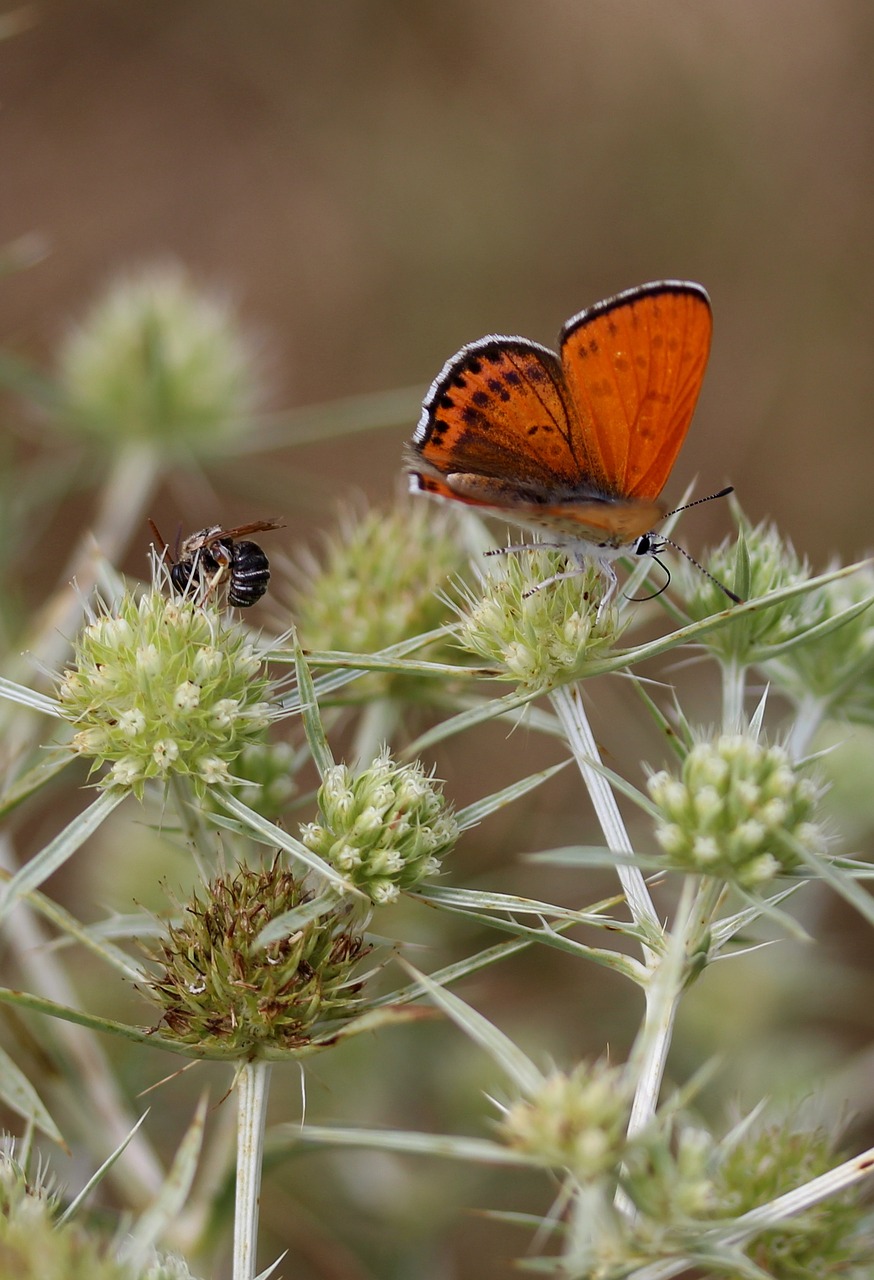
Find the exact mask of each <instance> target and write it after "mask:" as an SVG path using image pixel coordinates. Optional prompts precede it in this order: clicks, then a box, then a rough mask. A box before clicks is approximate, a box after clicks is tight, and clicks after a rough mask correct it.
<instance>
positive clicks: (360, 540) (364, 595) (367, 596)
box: [295, 501, 467, 683]
mask: <svg viewBox="0 0 874 1280" xmlns="http://www.w3.org/2000/svg"><path fill="white" fill-rule="evenodd" d="M399 549H400V553H399ZM466 559H467V557H466V556H465V554H464V551H463V550H462V547H461V545H460V541H459V539H458V537H457V536H455V535H454V534H453V526H452V522H451V513H449V512H444V511H439V510H436V509H435V508H433V507H430V506H428V505H426V504H425V503H416V504H412V503H410V502H409V501H405V502H403V503H399V504H398V505H397V506H396V507H395V508H394V509H393V510H391V511H370V512H368V513H367V514H366V515H364V516H362V517H361V518H360V519H358V520H353V519H351V518H349V517H347V518H346V519H345V520H343V521H342V522H341V526H340V529H339V532H338V534H337V535H336V536H334V537H331V538H329V539H328V540H327V542H326V544H325V550H324V554H323V555H322V557H321V558H320V559H317V558H316V556H315V555H313V554H311V553H306V554H305V555H303V556H302V557H301V563H300V573H299V575H298V576H299V578H300V586H299V589H298V592H297V600H296V604H295V618H296V622H297V627H298V632H299V634H300V637H301V642H302V643H303V644H304V645H305V646H306V647H307V648H308V649H339V650H343V651H347V652H350V653H376V652H378V651H379V650H380V649H387V648H388V647H389V646H390V645H393V644H398V643H399V642H400V641H402V640H407V639H410V638H411V637H413V636H417V635H421V634H423V633H424V632H427V631H433V630H434V629H435V628H437V627H439V626H441V625H442V624H443V623H444V622H446V621H447V620H448V618H449V616H450V615H449V609H448V607H447V605H446V604H445V602H444V601H443V600H442V599H441V598H440V596H439V594H438V592H439V589H440V588H441V587H443V586H444V585H445V583H446V580H447V578H449V577H450V576H451V575H453V574H458V573H460V572H461V571H462V569H463V568H464V566H465V564H466ZM373 682H374V681H371V683H373Z"/></svg>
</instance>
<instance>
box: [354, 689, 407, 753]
mask: <svg viewBox="0 0 874 1280" xmlns="http://www.w3.org/2000/svg"><path fill="white" fill-rule="evenodd" d="M398 712H399V707H398V703H397V701H396V700H395V699H394V698H388V697H379V698H374V699H373V700H372V701H371V702H368V703H367V705H366V706H365V707H363V708H362V711H361V715H360V716H359V717H358V728H357V730H356V733H355V742H354V745H353V748H352V759H353V760H354V766H353V767H354V768H355V769H366V768H368V766H369V765H371V764H373V761H374V760H375V759H376V757H377V755H378V754H379V752H380V750H381V749H382V747H383V745H384V744H385V745H390V744H391V740H392V737H393V735H394V731H395V729H396V728H397V725H398V718H399V716H398Z"/></svg>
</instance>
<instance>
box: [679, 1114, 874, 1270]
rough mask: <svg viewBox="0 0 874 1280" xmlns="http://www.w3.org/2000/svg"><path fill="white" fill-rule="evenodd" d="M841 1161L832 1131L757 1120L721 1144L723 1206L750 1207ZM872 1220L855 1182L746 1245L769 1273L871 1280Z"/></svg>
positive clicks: (734, 1210)
mask: <svg viewBox="0 0 874 1280" xmlns="http://www.w3.org/2000/svg"><path fill="white" fill-rule="evenodd" d="M839 1161H840V1157H839V1156H837V1155H836V1154H835V1135H834V1133H833V1132H826V1131H825V1130H824V1129H820V1128H811V1129H804V1128H799V1127H797V1126H796V1125H795V1124H793V1123H787V1124H768V1125H763V1124H760V1125H756V1126H754V1127H753V1129H752V1130H750V1131H749V1132H746V1133H745V1134H744V1136H743V1137H742V1138H741V1140H740V1141H739V1142H737V1143H733V1144H726V1146H725V1147H724V1149H723V1151H722V1153H721V1156H720V1160H719V1164H718V1167H717V1169H716V1172H715V1175H714V1186H715V1192H716V1196H717V1199H718V1201H719V1203H720V1204H721V1206H722V1212H728V1213H731V1214H742V1213H746V1212H748V1211H749V1210H751V1209H755V1208H757V1207H758V1206H759V1205H762V1204H767V1203H768V1202H769V1201H771V1200H774V1199H776V1198H777V1197H778V1196H781V1195H784V1194H785V1193H787V1192H789V1191H793V1190H795V1189H796V1188H797V1187H801V1186H803V1185H804V1184H805V1183H807V1182H810V1181H812V1180H813V1179H814V1178H818V1177H821V1176H822V1175H823V1174H825V1173H827V1172H828V1171H829V1170H830V1169H833V1168H834V1166H835V1165H836V1164H837V1163H839ZM871 1225H872V1224H871V1215H870V1210H869V1209H868V1208H867V1207H866V1206H865V1205H863V1204H862V1203H860V1195H859V1188H858V1186H856V1187H854V1188H851V1189H850V1190H848V1191H845V1192H844V1193H842V1194H841V1195H837V1196H830V1197H829V1198H828V1199H827V1200H823V1201H821V1202H820V1203H819V1204H816V1205H811V1206H809V1207H808V1208H806V1209H804V1210H803V1211H802V1212H801V1213H795V1214H793V1215H792V1217H791V1218H788V1219H787V1221H786V1222H785V1224H784V1225H781V1226H779V1227H776V1228H774V1229H772V1230H770V1231H766V1232H763V1233H762V1234H761V1235H758V1236H756V1237H755V1239H754V1240H753V1241H752V1242H751V1244H749V1245H748V1246H747V1248H746V1250H745V1252H746V1255H747V1256H748V1257H749V1258H750V1259H751V1260H752V1261H753V1263H755V1265H756V1266H758V1267H760V1268H761V1269H762V1271H763V1272H764V1273H766V1274H768V1275H773V1276H787V1277H792V1280H795V1278H796V1277H798V1280H802V1278H803V1277H807V1276H816V1277H817V1280H820V1277H821V1278H822V1280H828V1277H830V1276H831V1277H835V1280H837V1278H838V1277H840V1278H841V1280H848V1278H849V1280H866V1278H867V1277H868V1276H869V1275H870V1268H871ZM704 1280H716V1277H715V1276H706V1277H704Z"/></svg>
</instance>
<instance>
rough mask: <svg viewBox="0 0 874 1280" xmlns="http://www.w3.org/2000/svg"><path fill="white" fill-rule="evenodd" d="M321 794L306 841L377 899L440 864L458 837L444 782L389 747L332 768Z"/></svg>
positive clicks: (385, 899)
mask: <svg viewBox="0 0 874 1280" xmlns="http://www.w3.org/2000/svg"><path fill="white" fill-rule="evenodd" d="M318 801H319V817H318V821H316V822H311V823H308V824H307V825H306V826H303V827H301V838H302V840H303V842H304V844H305V845H306V846H307V848H308V849H311V850H312V851H313V853H317V854H318V855H319V857H320V858H323V859H324V860H325V861H326V862H328V863H330V864H331V866H332V867H336V869H337V870H338V871H339V872H341V873H342V874H343V875H344V876H345V877H346V879H347V880H349V881H350V882H351V883H352V884H353V885H355V886H356V888H358V889H361V890H362V892H364V893H365V894H367V896H368V897H369V898H370V899H371V901H372V902H374V903H376V904H378V905H382V904H385V903H389V902H393V901H394V900H395V899H396V898H397V897H398V895H399V894H400V892H401V891H402V890H404V889H412V888H413V887H414V886H415V885H417V884H418V883H419V881H420V880H423V879H424V878H425V877H426V876H430V875H433V874H434V873H435V872H437V871H439V869H440V859H441V857H442V856H443V855H444V854H445V853H447V852H448V851H449V850H450V849H451V848H452V846H453V845H454V844H455V841H456V840H457V839H458V834H459V828H458V823H457V822H456V821H455V818H454V817H453V815H452V812H451V810H450V809H449V807H448V806H447V804H446V801H445V800H444V799H443V789H442V787H441V786H440V784H439V783H437V782H436V781H435V780H434V778H433V777H430V776H429V775H428V774H426V773H425V770H424V769H423V768H422V766H421V764H420V763H419V762H418V761H416V762H415V763H414V764H396V763H395V762H394V761H393V760H392V758H391V756H390V755H389V754H388V751H387V750H383V752H382V754H381V755H379V756H377V758H376V759H375V760H374V761H373V763H372V764H371V765H370V766H369V767H368V768H366V769H363V770H362V771H361V772H360V773H358V774H353V773H352V771H351V770H350V769H349V768H347V766H346V765H344V764H339V765H333V766H332V767H331V768H329V769H327V770H326V772H325V776H324V778H323V779H322V785H321V787H320V788H319V797H318Z"/></svg>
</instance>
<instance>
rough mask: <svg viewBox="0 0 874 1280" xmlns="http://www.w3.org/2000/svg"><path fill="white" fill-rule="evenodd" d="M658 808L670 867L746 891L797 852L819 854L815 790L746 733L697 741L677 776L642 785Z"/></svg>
mask: <svg viewBox="0 0 874 1280" xmlns="http://www.w3.org/2000/svg"><path fill="white" fill-rule="evenodd" d="M647 788H648V790H649V794H650V796H651V797H652V799H653V800H654V802H655V804H656V805H657V807H658V809H659V816H658V820H657V822H656V839H657V840H658V842H659V844H660V845H661V847H662V849H663V850H664V852H665V854H666V855H667V857H668V860H669V862H670V864H671V865H672V866H674V867H677V868H678V869H680V870H683V871H691V872H697V873H698V874H699V875H708V876H718V877H721V878H722V879H725V880H729V881H734V882H736V883H737V884H739V885H740V886H742V887H743V888H746V889H751V888H755V887H757V886H760V885H763V884H767V883H768V882H769V881H771V880H773V879H774V877H775V876H778V875H781V874H783V873H785V872H787V871H793V870H794V869H795V868H796V867H798V866H799V864H800V862H801V858H800V856H799V846H802V848H803V849H804V850H806V851H808V852H810V853H814V854H821V853H823V852H824V851H825V847H826V840H825V835H824V833H823V830H822V828H821V827H820V826H819V825H817V823H816V822H815V821H814V819H815V815H816V808H817V801H818V800H819V796H820V788H819V787H818V786H817V784H816V783H815V782H813V781H812V780H811V779H810V778H807V777H804V776H802V775H801V774H800V773H799V772H798V770H797V769H796V768H795V767H794V766H793V764H792V762H791V761H790V759H789V755H788V753H787V752H786V751H785V750H784V749H783V748H782V747H779V746H767V745H765V744H763V743H761V742H758V741H756V739H755V738H754V737H753V736H751V735H744V734H740V733H737V734H723V735H721V736H720V737H718V738H716V739H715V740H714V741H712V742H698V743H696V744H695V745H694V746H693V747H692V748H691V749H690V750H689V752H688V754H687V756H686V758H685V760H684V761H683V765H682V769H681V772H680V776H679V777H676V776H674V775H672V774H670V773H667V772H664V771H663V772H660V773H654V774H652V775H651V776H650V778H649V779H648V781H647Z"/></svg>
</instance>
